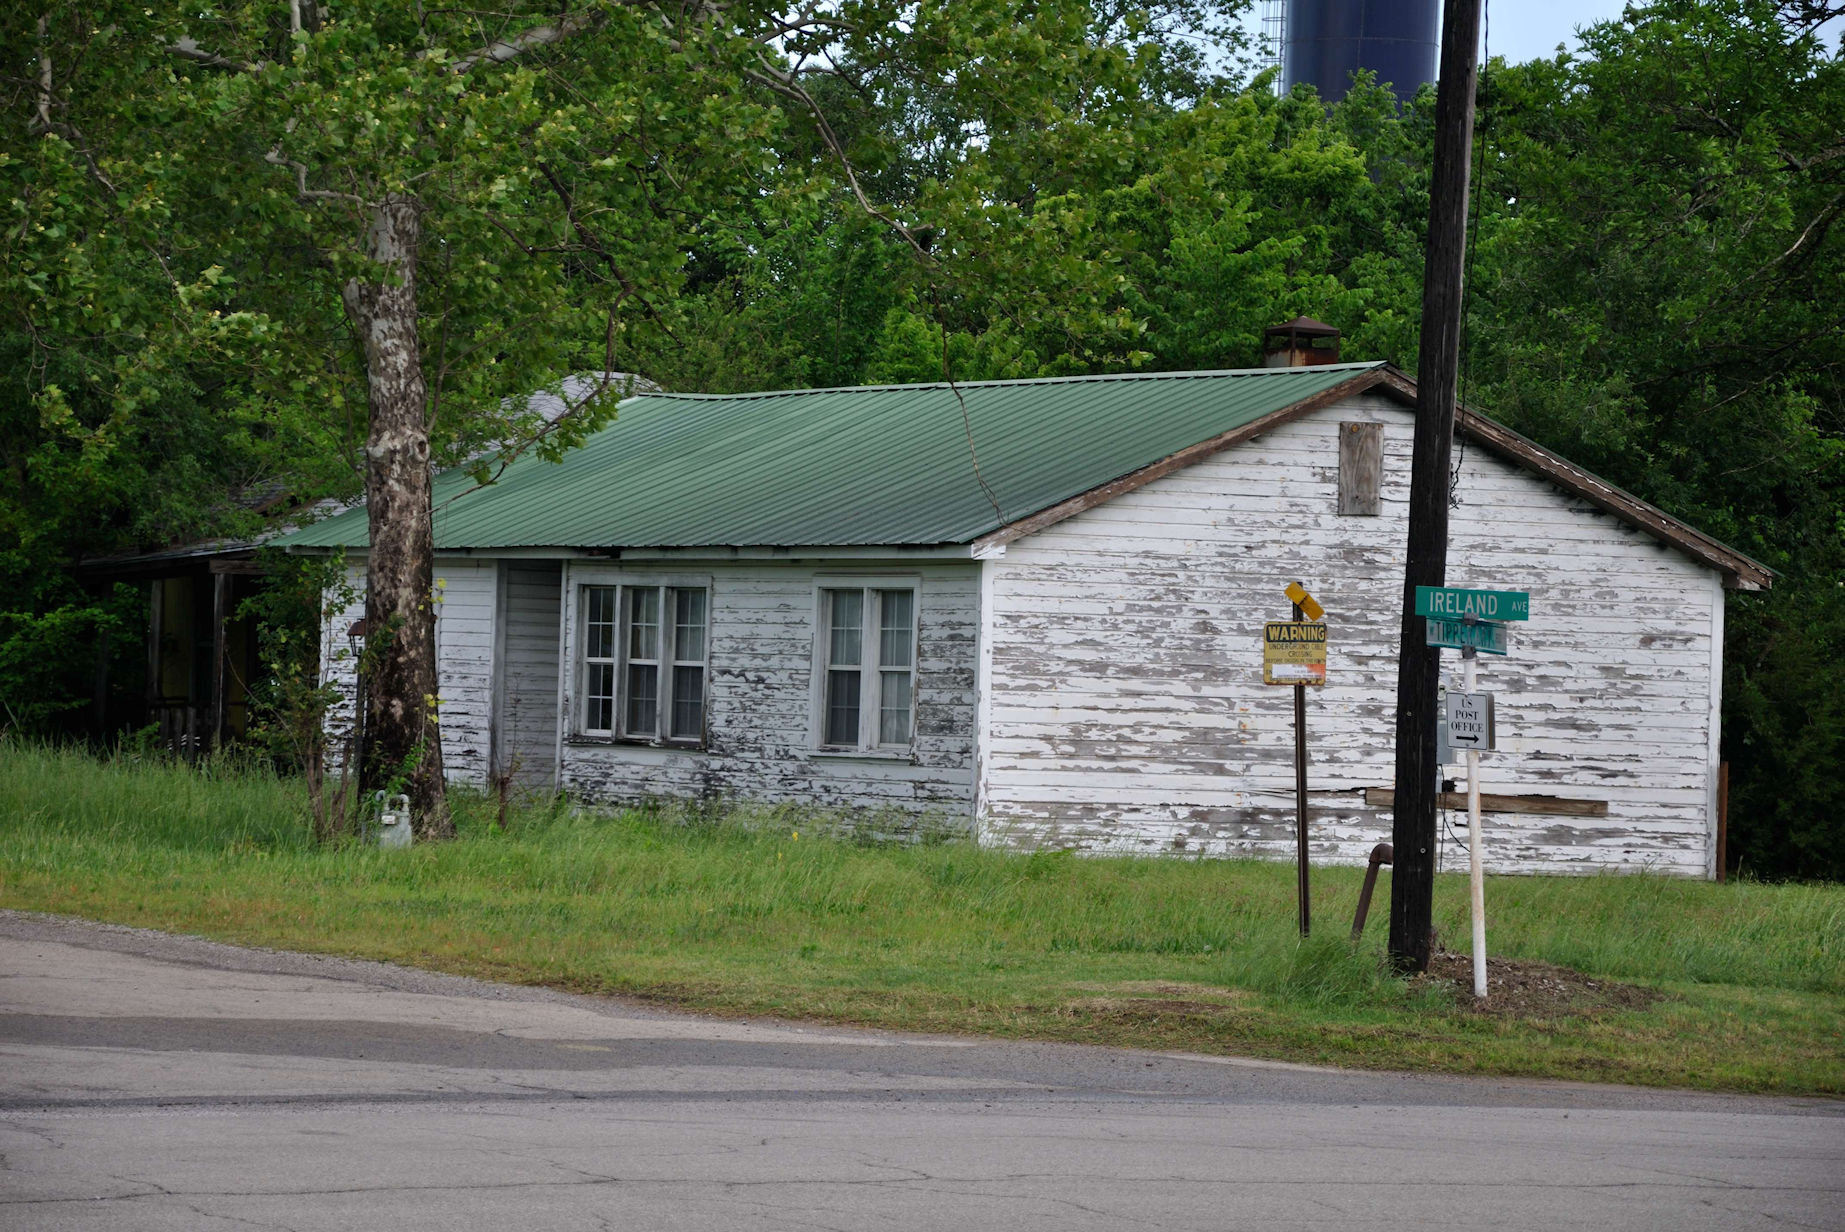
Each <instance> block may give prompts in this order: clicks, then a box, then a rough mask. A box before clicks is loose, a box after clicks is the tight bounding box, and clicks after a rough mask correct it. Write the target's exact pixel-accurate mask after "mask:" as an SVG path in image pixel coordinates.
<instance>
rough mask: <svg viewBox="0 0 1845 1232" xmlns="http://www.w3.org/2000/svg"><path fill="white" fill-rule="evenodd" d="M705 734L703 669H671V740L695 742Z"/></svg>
mask: <svg viewBox="0 0 1845 1232" xmlns="http://www.w3.org/2000/svg"><path fill="white" fill-rule="evenodd" d="M704 734H705V669H704V668H702V667H675V668H674V669H673V739H675V740H696V739H698V738H699V737H700V736H703V735H704Z"/></svg>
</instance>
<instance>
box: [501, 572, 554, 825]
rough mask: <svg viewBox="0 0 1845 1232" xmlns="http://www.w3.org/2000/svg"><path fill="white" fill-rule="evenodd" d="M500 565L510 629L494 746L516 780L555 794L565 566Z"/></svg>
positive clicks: (504, 642)
mask: <svg viewBox="0 0 1845 1232" xmlns="http://www.w3.org/2000/svg"><path fill="white" fill-rule="evenodd" d="M500 567H501V569H502V570H503V571H504V572H503V574H502V577H501V582H500V584H501V586H502V588H503V589H502V595H501V602H502V605H503V607H502V610H503V612H504V627H503V628H502V629H501V632H500V653H501V656H502V659H501V668H500V682H501V683H500V695H499V707H500V709H499V713H498V716H497V718H496V723H497V726H496V728H495V731H494V747H495V748H496V749H497V750H498V753H497V756H498V757H499V759H500V767H499V768H500V769H501V770H503V771H511V772H512V774H513V780H514V782H516V783H517V784H519V785H520V786H521V787H525V788H528V789H531V790H534V791H551V790H553V789H554V788H555V787H556V785H557V737H558V727H557V723H558V713H559V711H558V706H559V704H560V700H561V699H560V690H561V688H562V686H561V684H560V683H559V680H558V661H559V658H560V656H561V654H562V647H561V644H560V642H559V640H558V639H559V635H560V633H561V626H562V619H563V601H564V587H563V576H564V567H563V562H561V561H555V560H507V561H502V562H501V565H500Z"/></svg>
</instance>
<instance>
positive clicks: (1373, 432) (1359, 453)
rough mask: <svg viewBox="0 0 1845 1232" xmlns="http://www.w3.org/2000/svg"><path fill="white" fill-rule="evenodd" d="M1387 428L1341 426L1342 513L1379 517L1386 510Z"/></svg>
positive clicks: (1353, 425)
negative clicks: (1384, 505) (1384, 484)
mask: <svg viewBox="0 0 1845 1232" xmlns="http://www.w3.org/2000/svg"><path fill="white" fill-rule="evenodd" d="M1383 474H1384V425H1383V424H1381V423H1342V424H1340V425H1339V512H1340V513H1342V514H1347V515H1356V516H1360V517H1376V516H1377V515H1378V513H1379V512H1380V511H1381V510H1382V508H1383V498H1382V495H1381V489H1382V486H1383Z"/></svg>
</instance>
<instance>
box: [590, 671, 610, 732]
mask: <svg viewBox="0 0 1845 1232" xmlns="http://www.w3.org/2000/svg"><path fill="white" fill-rule="evenodd" d="M587 676H588V679H587V680H586V681H585V691H584V697H583V700H584V703H585V705H584V711H583V727H584V730H586V731H598V732H605V731H608V730H610V728H611V727H612V725H613V724H614V721H615V665H614V664H613V663H592V664H590V665H589V671H588V673H587Z"/></svg>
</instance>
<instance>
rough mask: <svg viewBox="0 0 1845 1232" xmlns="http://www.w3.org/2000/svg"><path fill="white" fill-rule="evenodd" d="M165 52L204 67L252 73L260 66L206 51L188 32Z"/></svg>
mask: <svg viewBox="0 0 1845 1232" xmlns="http://www.w3.org/2000/svg"><path fill="white" fill-rule="evenodd" d="M167 54H168V55H174V56H178V57H179V58H180V59H182V60H191V61H192V62H193V63H194V64H202V65H204V66H205V67H206V68H228V69H231V70H233V71H234V72H239V73H254V72H255V71H256V70H257V69H259V68H261V67H262V65H261V64H252V63H251V62H250V61H248V60H233V59H231V58H230V57H229V56H221V55H219V54H218V53H217V52H214V51H206V50H205V49H204V48H203V47H200V46H199V44H198V40H197V39H194V38H193V37H192V36H191V35H189V34H188V35H186V36H184V37H183V38H180V39H178V40H177V41H175V42H174V43H173V44H172V45H171V46H170V47H168V48H167Z"/></svg>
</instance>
